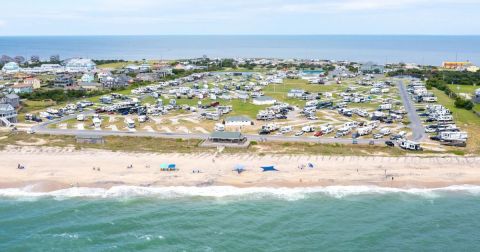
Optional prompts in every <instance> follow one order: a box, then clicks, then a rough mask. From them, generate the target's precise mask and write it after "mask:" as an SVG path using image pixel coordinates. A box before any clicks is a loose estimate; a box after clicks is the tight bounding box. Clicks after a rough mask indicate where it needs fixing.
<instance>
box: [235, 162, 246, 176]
mask: <svg viewBox="0 0 480 252" xmlns="http://www.w3.org/2000/svg"><path fill="white" fill-rule="evenodd" d="M233 171H236V172H238V174H240V173H242V172H244V171H245V165H241V164H237V165H235V168H234V169H233Z"/></svg>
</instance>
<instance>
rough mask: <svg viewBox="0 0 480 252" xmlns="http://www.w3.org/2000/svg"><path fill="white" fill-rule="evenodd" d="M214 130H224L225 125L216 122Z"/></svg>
mask: <svg viewBox="0 0 480 252" xmlns="http://www.w3.org/2000/svg"><path fill="white" fill-rule="evenodd" d="M214 130H215V131H225V125H224V124H222V123H216V124H215V128H214Z"/></svg>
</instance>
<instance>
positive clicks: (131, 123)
mask: <svg viewBox="0 0 480 252" xmlns="http://www.w3.org/2000/svg"><path fill="white" fill-rule="evenodd" d="M125 124H126V125H127V127H128V128H129V129H133V128H135V121H134V120H132V119H131V118H126V119H125Z"/></svg>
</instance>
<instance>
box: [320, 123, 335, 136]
mask: <svg viewBox="0 0 480 252" xmlns="http://www.w3.org/2000/svg"><path fill="white" fill-rule="evenodd" d="M333 130H334V128H333V126H332V125H330V124H327V125H323V126H321V127H320V131H321V132H322V134H324V135H326V134H330V133H332V132H333Z"/></svg>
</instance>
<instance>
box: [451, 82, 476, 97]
mask: <svg viewBox="0 0 480 252" xmlns="http://www.w3.org/2000/svg"><path fill="white" fill-rule="evenodd" d="M448 87H450V89H451V90H452V91H453V92H455V93H457V94H459V93H465V94H470V95H473V93H475V90H477V89H479V88H480V87H479V86H473V85H455V84H453V85H452V84H450V85H448Z"/></svg>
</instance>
